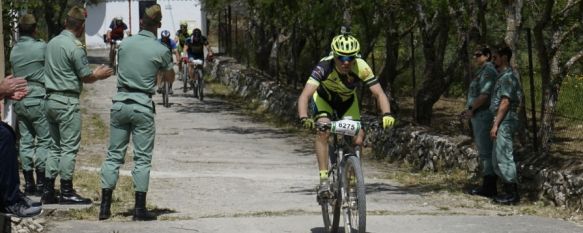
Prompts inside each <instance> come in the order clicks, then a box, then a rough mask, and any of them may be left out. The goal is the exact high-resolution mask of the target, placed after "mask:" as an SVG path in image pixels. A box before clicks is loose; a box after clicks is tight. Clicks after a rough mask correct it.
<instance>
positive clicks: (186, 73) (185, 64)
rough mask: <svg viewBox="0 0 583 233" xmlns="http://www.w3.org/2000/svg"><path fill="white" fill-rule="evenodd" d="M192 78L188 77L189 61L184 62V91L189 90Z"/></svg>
mask: <svg viewBox="0 0 583 233" xmlns="http://www.w3.org/2000/svg"><path fill="white" fill-rule="evenodd" d="M189 80H190V78H189V77H188V63H184V64H182V83H183V86H182V92H183V93H186V92H187V91H188V81H189Z"/></svg>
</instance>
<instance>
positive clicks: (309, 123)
mask: <svg viewBox="0 0 583 233" xmlns="http://www.w3.org/2000/svg"><path fill="white" fill-rule="evenodd" d="M300 121H301V122H302V125H303V126H304V128H306V129H313V128H314V127H315V126H316V124H315V123H314V119H312V118H309V117H302V118H300Z"/></svg>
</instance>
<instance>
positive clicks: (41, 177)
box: [35, 169, 45, 197]
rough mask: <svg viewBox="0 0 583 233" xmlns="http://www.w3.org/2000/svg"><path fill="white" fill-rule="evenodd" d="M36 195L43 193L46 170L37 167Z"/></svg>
mask: <svg viewBox="0 0 583 233" xmlns="http://www.w3.org/2000/svg"><path fill="white" fill-rule="evenodd" d="M35 172H36V195H37V196H41V197H42V195H43V190H44V187H45V170H39V169H36V170H35Z"/></svg>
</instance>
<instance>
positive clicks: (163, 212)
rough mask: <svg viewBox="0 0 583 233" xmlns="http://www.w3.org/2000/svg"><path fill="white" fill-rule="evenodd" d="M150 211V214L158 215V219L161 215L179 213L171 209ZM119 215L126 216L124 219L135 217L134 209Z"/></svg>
mask: <svg viewBox="0 0 583 233" xmlns="http://www.w3.org/2000/svg"><path fill="white" fill-rule="evenodd" d="M148 211H149V212H150V213H152V214H154V215H156V217H158V218H159V217H160V215H164V214H173V213H177V212H176V211H175V210H171V209H167V208H154V209H150V210H148ZM119 215H121V216H124V217H130V216H133V215H134V209H127V211H126V212H123V213H119Z"/></svg>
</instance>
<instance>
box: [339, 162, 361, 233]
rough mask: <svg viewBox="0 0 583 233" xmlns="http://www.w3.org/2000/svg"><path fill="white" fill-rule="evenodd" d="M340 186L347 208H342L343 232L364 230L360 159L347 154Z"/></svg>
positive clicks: (355, 232) (351, 232) (349, 232)
mask: <svg viewBox="0 0 583 233" xmlns="http://www.w3.org/2000/svg"><path fill="white" fill-rule="evenodd" d="M342 186H343V190H344V192H346V199H345V200H343V203H345V205H344V206H346V208H347V209H345V210H344V232H346V233H365V232H366V188H365V187H364V175H363V174H362V167H361V166H360V159H359V158H358V157H356V156H349V157H348V159H347V160H346V164H345V167H344V171H343V174H342Z"/></svg>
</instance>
